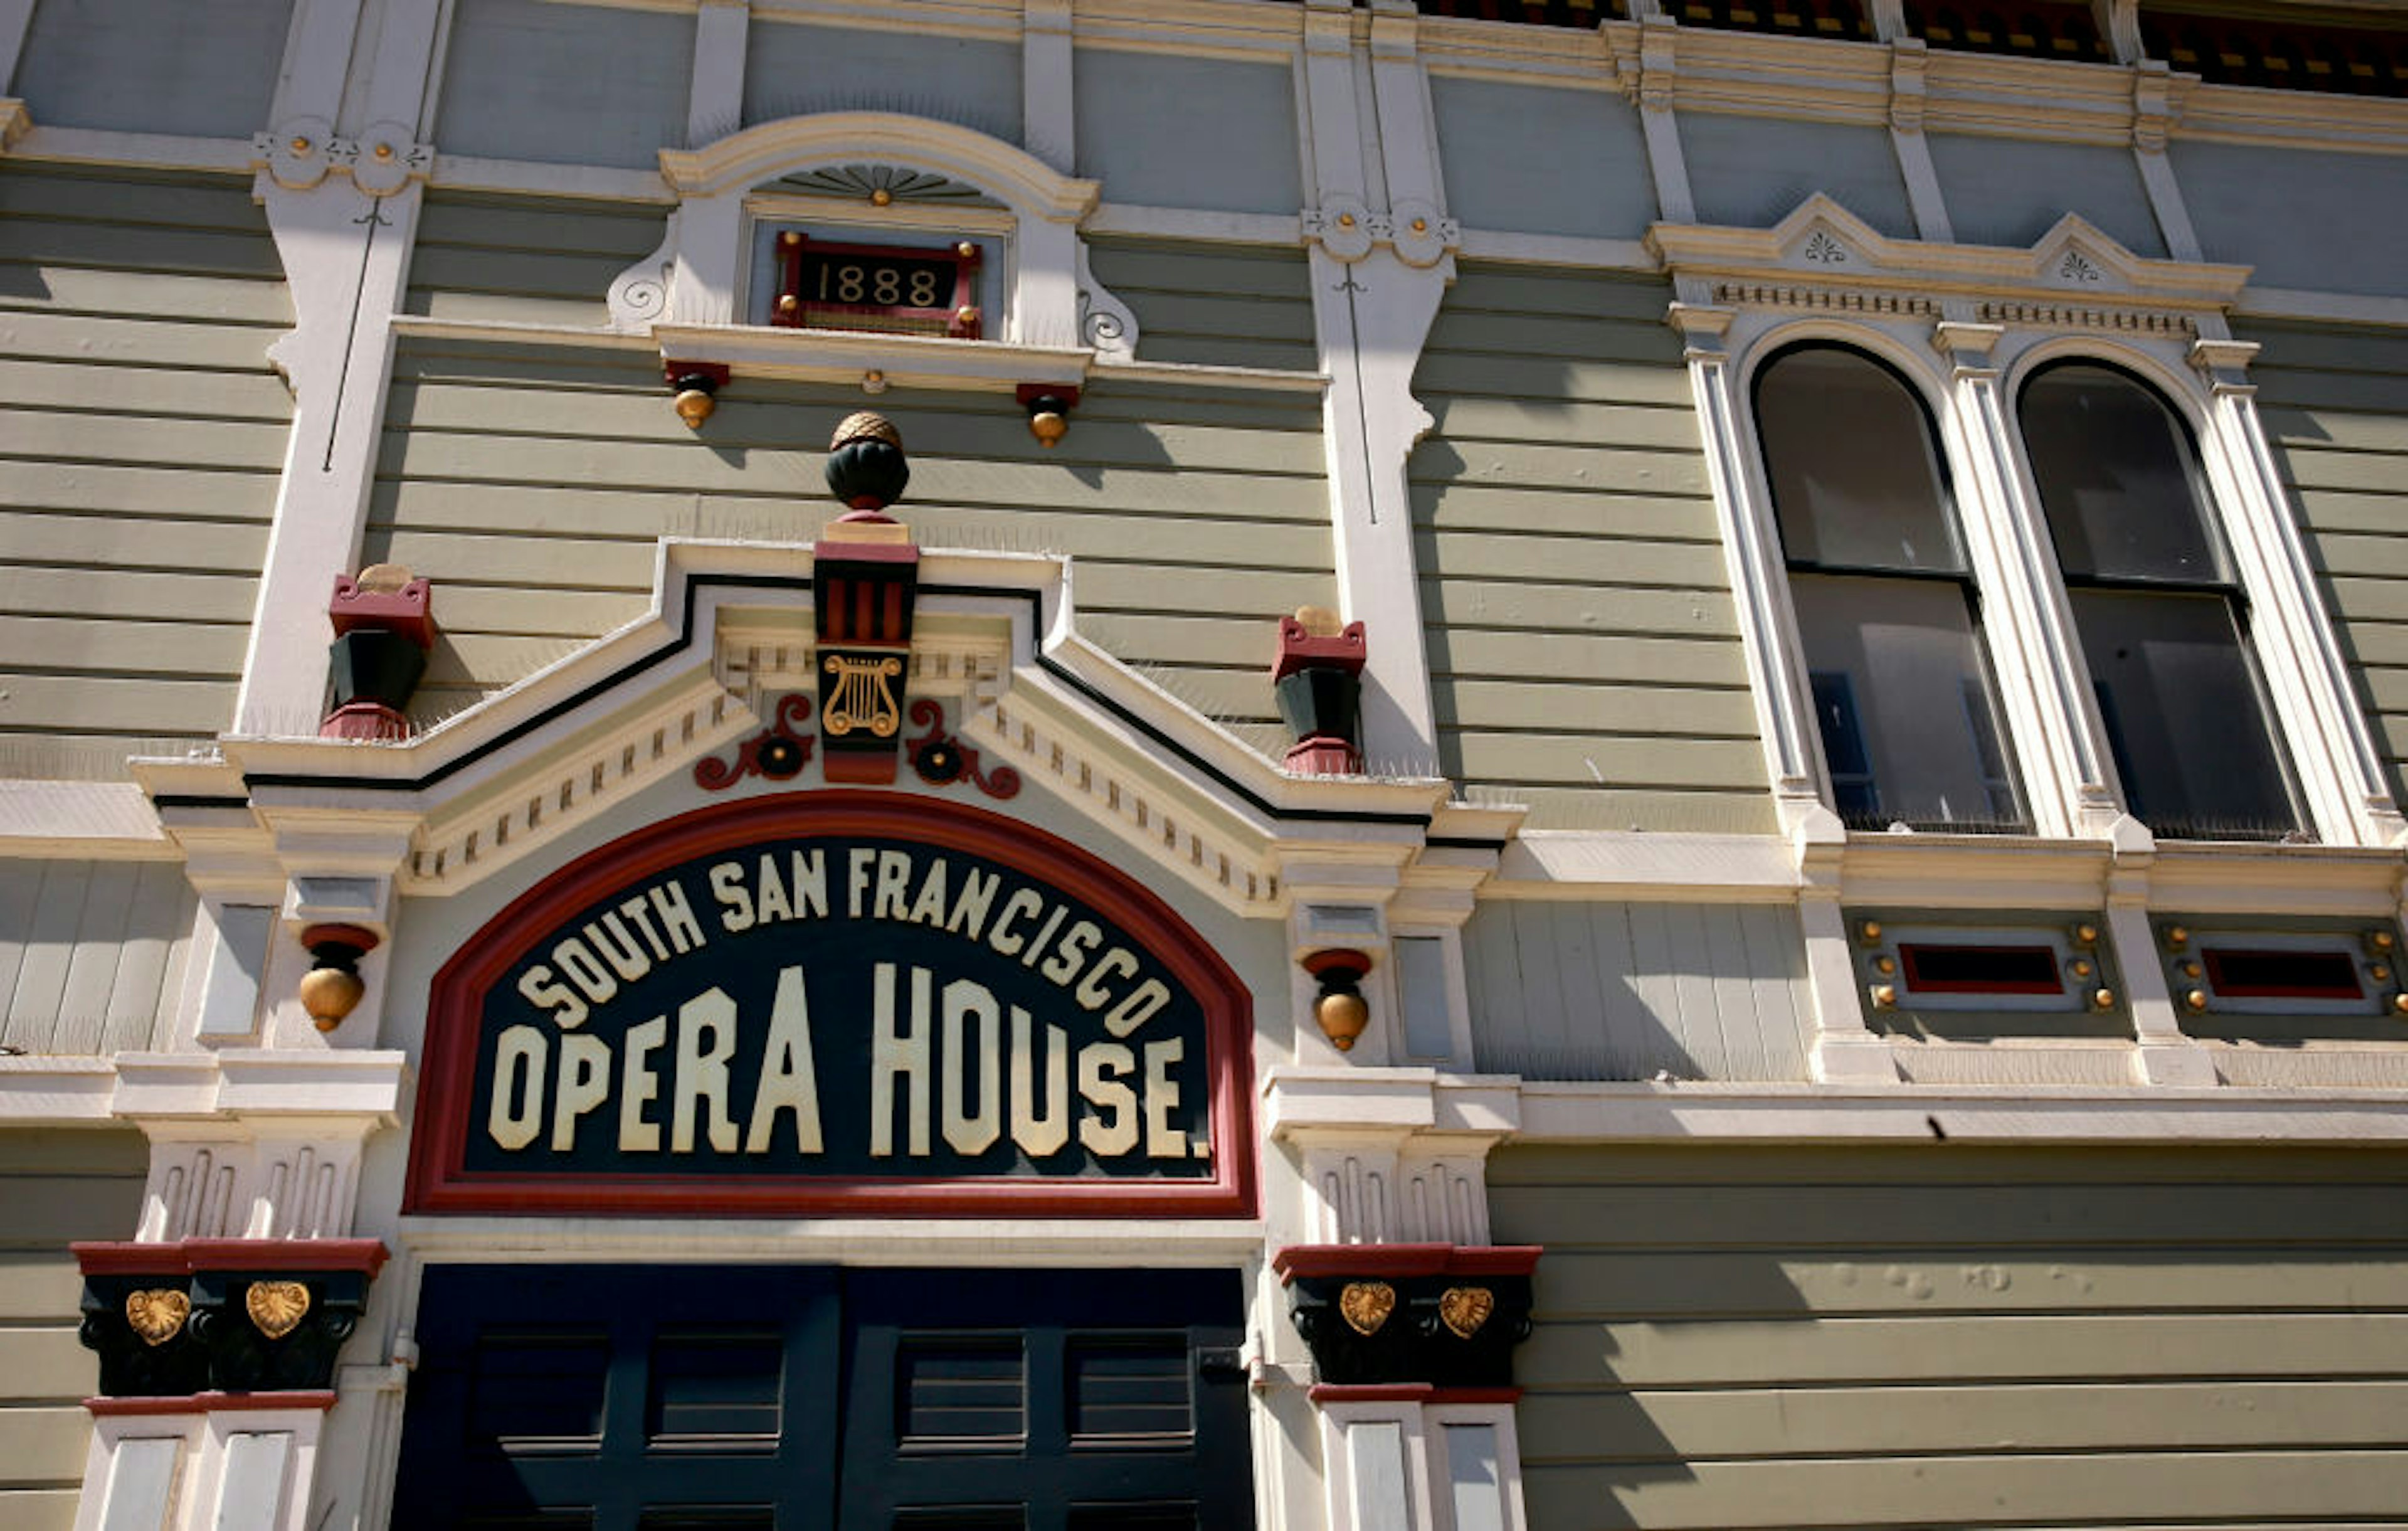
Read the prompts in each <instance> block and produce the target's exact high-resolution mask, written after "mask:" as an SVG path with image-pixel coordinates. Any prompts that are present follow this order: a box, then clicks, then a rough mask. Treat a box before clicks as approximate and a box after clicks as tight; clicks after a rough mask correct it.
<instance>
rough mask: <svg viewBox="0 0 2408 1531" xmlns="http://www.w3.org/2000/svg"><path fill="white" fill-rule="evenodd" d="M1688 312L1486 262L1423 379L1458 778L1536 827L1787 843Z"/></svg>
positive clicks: (1432, 545) (1448, 740) (1435, 681)
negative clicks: (1769, 784) (1715, 491)
mask: <svg viewBox="0 0 2408 1531" xmlns="http://www.w3.org/2000/svg"><path fill="white" fill-rule="evenodd" d="M1670 299H1671V291H1670V288H1668V287H1667V286H1665V285H1664V284H1663V283H1661V282H1659V281H1654V280H1641V279H1630V278H1624V277H1615V276H1606V275H1597V274H1589V273H1574V272H1569V271H1544V270H1535V269H1529V268H1519V267H1516V268H1505V267H1497V266H1482V265H1476V264H1473V263H1466V264H1465V265H1464V266H1463V269H1462V276H1461V279H1459V280H1457V281H1456V283H1455V286H1454V287H1453V288H1452V289H1451V290H1450V291H1449V292H1448V293H1447V295H1446V300H1445V303H1444V305H1443V306H1442V307H1441V308H1440V310H1439V317H1438V321H1437V323H1436V324H1435V325H1434V326H1433V327H1432V329H1431V331H1430V336H1429V343H1428V345H1427V347H1426V349H1425V350H1424V351H1423V353H1422V361H1421V366H1420V369H1419V371H1418V372H1417V373H1416V374H1415V377H1414V385H1413V392H1414V393H1415V395H1416V396H1417V397H1418V398H1420V399H1421V401H1422V402H1423V404H1424V405H1425V406H1426V407H1427V408H1428V409H1429V411H1430V413H1431V414H1432V415H1433V416H1434V417H1435V418H1436V420H1437V422H1438V423H1437V426H1436V428H1435V429H1434V430H1433V431H1432V432H1431V433H1430V435H1429V436H1427V437H1426V439H1425V440H1424V441H1423V443H1422V444H1421V445H1420V446H1419V447H1417V448H1415V449H1414V451H1413V453H1412V458H1411V460H1410V462H1409V464H1408V472H1409V473H1410V475H1411V478H1412V508H1413V533H1414V549H1415V554H1416V557H1417V558H1418V560H1419V565H1420V570H1421V593H1422V619H1423V623H1424V626H1425V628H1426V633H1427V637H1428V643H1429V651H1430V670H1431V684H1432V686H1433V688H1434V692H1435V700H1436V704H1437V708H1438V725H1439V749H1440V761H1441V767H1442V768H1443V769H1444V771H1445V772H1446V774H1447V775H1449V776H1451V777H1454V778H1455V780H1458V781H1462V782H1465V783H1467V784H1468V785H1469V788H1470V789H1471V791H1472V792H1473V793H1474V794H1478V795H1493V796H1497V797H1501V798H1505V799H1508V800H1511V801H1515V802H1524V803H1528V804H1530V805H1531V807H1532V809H1533V811H1532V815H1531V818H1530V821H1529V822H1530V823H1531V824H1532V825H1533V826H1535V827H1542V828H1543V827H1578V828H1588V829H1632V828H1638V829H1701V830H1728V831H1740V832H1757V831H1765V830H1770V829H1771V828H1772V827H1773V823H1772V807H1771V798H1770V794H1768V793H1767V791H1766V789H1765V778H1764V765H1763V755H1762V752H1761V751H1760V749H1759V748H1758V746H1757V743H1756V714H1755V709H1754V705H1753V703H1752V702H1751V701H1750V700H1749V697H1748V690H1747V670H1746V665H1745V663H1744V660H1743V658H1742V653H1741V651H1740V639H1739V628H1738V625H1737V617H1736V613H1735V611H1734V608H1733V606H1732V602H1731V596H1730V590H1729V581H1728V579H1727V577H1726V575H1725V573H1724V565H1723V554H1722V549H1721V543H1720V541H1719V537H1718V534H1717V532H1716V529H1715V521H1714V510H1713V497H1712V490H1711V488H1710V486H1709V484H1708V482H1707V478H1706V462H1705V458H1704V456H1703V454H1702V452H1701V450H1700V445H1699V436H1698V427H1697V422H1696V419H1695V415H1694V412H1693V409H1692V407H1691V403H1690V393H1689V380H1688V374H1687V373H1686V371H1685V370H1684V368H1683V366H1682V363H1681V348H1680V344H1679V342H1678V340H1677V339H1676V338H1675V337H1674V336H1673V335H1672V332H1671V331H1670V329H1668V328H1667V327H1666V326H1665V323H1664V310H1665V307H1666V305H1667V304H1668V303H1670ZM1373 641H1374V642H1377V641H1379V639H1378V637H1377V636H1376V634H1375V635H1374V637H1373Z"/></svg>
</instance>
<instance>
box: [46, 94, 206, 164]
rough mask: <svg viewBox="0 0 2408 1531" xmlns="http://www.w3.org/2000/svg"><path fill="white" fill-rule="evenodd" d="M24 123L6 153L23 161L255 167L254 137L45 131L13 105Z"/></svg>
mask: <svg viewBox="0 0 2408 1531" xmlns="http://www.w3.org/2000/svg"><path fill="white" fill-rule="evenodd" d="M10 104H11V105H13V106H15V107H16V108H17V111H18V113H19V116H18V119H17V121H18V122H20V123H21V124H22V126H21V127H20V128H19V136H18V137H17V138H16V140H15V142H14V143H12V144H10V145H9V146H8V147H7V150H6V152H7V153H8V154H10V155H11V156H13V157H15V158H18V159H24V160H50V161H54V162H56V163H58V164H61V165H127V166H138V167H141V168H144V169H154V170H223V171H230V172H235V173H237V174H238V173H242V172H246V171H248V170H250V169H251V140H250V139H248V138H186V137H180V136H176V135H173V134H166V133H115V132H111V131H109V130H108V129H105V128H69V127H42V126H40V125H38V124H36V123H35V122H33V120H32V119H31V118H30V117H27V116H24V115H23V113H24V110H25V107H24V103H23V102H22V101H19V102H13V103H10Z"/></svg>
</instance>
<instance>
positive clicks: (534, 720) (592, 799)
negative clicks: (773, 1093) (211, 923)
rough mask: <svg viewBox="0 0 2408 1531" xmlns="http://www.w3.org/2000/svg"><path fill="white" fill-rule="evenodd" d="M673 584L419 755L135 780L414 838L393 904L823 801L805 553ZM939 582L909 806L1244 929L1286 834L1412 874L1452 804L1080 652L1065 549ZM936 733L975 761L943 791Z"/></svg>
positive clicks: (416, 740) (925, 557)
mask: <svg viewBox="0 0 2408 1531" xmlns="http://www.w3.org/2000/svg"><path fill="white" fill-rule="evenodd" d="M656 569H657V574H656V579H655V589H654V593H653V600H652V608H651V609H650V610H649V611H648V612H647V613H646V614H645V615H644V616H643V617H642V618H640V619H638V620H637V621H636V622H630V623H629V624H627V625H626V626H624V627H623V628H621V629H619V630H618V631H617V632H614V633H612V634H609V635H608V636H607V637H603V638H600V639H598V640H596V641H595V642H594V643H592V644H590V645H588V646H586V647H585V648H583V649H581V650H580V651H577V652H575V653H572V654H570V655H568V656H567V657H566V658H564V659H562V660H560V661H559V662H557V663H555V664H554V665H551V666H549V667H547V668H546V669H544V670H542V671H539V672H538V673H537V674H535V675H532V676H529V677H528V678H526V679H525V680H522V681H520V682H519V683H517V684H516V685H513V686H511V687H509V689H508V690H506V691H503V692H500V693H497V694H495V695H493V696H491V697H488V698H486V699H485V700H484V701H482V702H481V703H480V704H479V705H477V706H475V707H473V708H467V709H466V710H465V711H462V712H460V713H457V714H454V715H453V716H452V717H450V718H447V719H445V720H444V721H443V722H442V723H440V724H438V725H437V726H435V727H433V728H431V729H428V730H427V731H426V732H424V733H423V734H421V735H418V736H416V737H412V738H410V739H409V740H407V741H404V742H399V743H389V744H375V743H360V742H351V741H340V740H327V739H294V738H240V737H235V738H228V739H226V740H224V741H223V743H222V752H223V758H222V760H221V761H213V762H203V763H193V762H182V761H145V762H137V763H136V776H137V779H138V780H141V781H142V782H143V784H144V786H145V788H146V789H147V790H148V791H149V792H150V794H151V796H152V799H153V802H154V803H155V804H156V805H157V807H158V808H159V811H160V813H161V817H162V820H163V822H164V823H165V824H166V825H167V827H168V830H169V832H170V833H171V834H176V833H178V831H179V828H181V829H184V830H186V831H188V832H189V833H193V834H199V833H208V834H211V835H216V836H219V837H221V838H223V837H227V836H229V835H230V834H233V833H235V831H234V829H233V826H234V825H235V824H236V823H242V822H244V821H248V822H249V823H255V824H256V826H258V827H260V828H264V829H265V831H267V832H268V833H269V834H270V835H272V836H274V837H278V838H279V840H281V839H285V838H289V837H294V836H297V835H315V834H321V833H323V832H325V831H326V830H327V829H329V828H330V827H333V826H338V825H343V824H364V823H370V822H374V823H380V824H383V825H386V826H388V827H389V829H390V831H391V833H393V834H395V835H404V836H406V837H407V850H406V851H405V852H404V853H403V856H402V863H401V867H400V871H399V874H398V877H397V879H396V882H397V886H398V888H399V890H400V891H401V892H403V893H405V894H414V895H437V896H439V895H444V894H451V893H453V892H456V891H459V890H461V889H465V888H467V887H469V886H472V885H474V884H476V883H478V882H480V881H482V880H484V879H486V878H489V877H491V876H493V875H494V874H495V873H496V872H497V871H499V870H501V869H502V868H504V867H506V866H510V865H512V864H513V863H515V862H517V861H519V860H520V859H521V858H523V857H525V856H528V855H530V854H534V853H536V852H538V851H541V850H542V849H543V848H544V847H546V846H549V845H552V844H553V843H555V842H557V841H559V840H561V839H562V838H563V837H566V836H568V835H570V834H571V833H572V832H575V831H578V830H580V829H582V828H585V827H586V826H591V825H594V824H595V823H610V822H612V815H613V814H614V813H617V812H619V811H620V810H621V808H622V807H623V805H627V804H629V803H630V801H631V800H632V799H633V798H634V797H635V796H636V795H637V794H639V793H642V794H647V797H646V801H647V802H648V803H652V804H654V805H655V806H657V804H658V802H659V800H660V798H659V793H660V792H661V791H673V792H674V793H675V794H679V795H680V796H681V800H682V799H683V798H691V806H694V807H701V806H706V805H708V804H710V803H712V802H720V801H726V800H731V799H740V798H743V797H746V796H770V795H778V794H789V793H796V792H810V791H812V790H814V789H815V788H818V787H822V786H824V785H826V784H827V778H826V776H825V774H824V766H823V763H822V761H821V759H819V758H816V757H815V758H814V759H812V760H811V761H810V762H809V763H808V764H806V765H804V766H803V768H802V769H801V770H799V771H797V772H793V773H787V774H782V775H780V774H777V773H773V772H765V771H763V770H761V769H759V768H758V765H759V762H760V759H761V756H760V750H761V748H762V743H763V741H764V740H766V739H768V738H770V737H774V736H775V735H777V734H778V733H779V732H780V731H781V729H782V730H784V731H786V732H788V733H807V732H810V731H815V730H816V728H817V726H818V725H817V723H804V724H802V725H801V727H799V728H798V727H797V719H796V715H795V713H794V711H793V710H792V708H784V709H781V699H783V698H786V697H790V696H796V695H804V694H809V691H810V687H811V686H812V685H813V684H814V665H815V660H816V654H815V651H814V643H815V637H814V626H813V621H812V609H811V604H810V598H811V597H810V572H811V560H810V554H809V552H808V551H805V550H803V549H800V548H794V547H775V546H767V545H761V544H733V543H713V542H681V541H675V540H671V541H667V542H664V543H663V545H662V549H661V555H660V558H659V560H658V563H657V565H656ZM921 569H922V578H923V580H924V586H923V594H922V596H921V607H920V619H919V622H918V624H917V627H916V630H915V632H914V634H913V637H912V648H911V655H910V671H909V676H908V686H907V695H908V697H909V699H910V710H909V719H908V722H907V723H905V725H904V728H903V737H902V740H901V742H902V743H903V744H904V745H905V746H907V749H906V750H905V751H904V753H903V754H902V756H901V762H902V764H901V768H900V769H899V770H898V772H897V777H896V784H895V786H894V788H893V789H892V790H894V791H896V792H897V793H903V794H929V795H939V796H942V797H946V798H949V799H954V800H960V801H964V802H968V803H971V804H974V805H976V806H982V807H985V808H993V809H995V810H996V811H999V812H1005V813H1010V812H1011V811H1013V808H1014V801H1015V799H1022V798H1023V797H1024V794H1027V795H1028V796H1029V797H1031V798H1034V797H1044V798H1050V799H1053V800H1054V801H1055V802H1057V803H1059V804H1062V805H1066V806H1067V807H1068V808H1071V809H1074V810H1075V811H1076V812H1077V813H1078V814H1079V815H1080V816H1082V817H1083V818H1084V819H1085V820H1086V821H1088V822H1089V823H1091V824H1093V825H1094V826H1095V827H1096V828H1097V831H1098V832H1099V837H1101V838H1103V839H1105V840H1107V841H1108V842H1110V843H1111V845H1112V846H1113V847H1114V848H1115V850H1116V852H1117V853H1120V854H1124V855H1125V857H1126V858H1127V860H1128V861H1129V862H1130V863H1131V864H1144V865H1147V866H1151V867H1152V868H1154V872H1155V874H1157V875H1162V874H1167V875H1169V876H1172V877H1175V878H1177V879H1179V880H1183V881H1184V882H1186V883H1188V884H1190V885H1191V886H1193V887H1195V888H1197V890H1199V891H1201V892H1202V893H1204V894H1207V895H1208V896H1209V897H1211V898H1212V899H1213V900H1215V901H1216V902H1217V903H1219V904H1221V905H1222V906H1223V907H1225V908H1226V909H1230V910H1232V911H1234V912H1237V913H1240V914H1250V915H1267V914H1270V913H1273V912H1276V910H1277V909H1279V908H1280V907H1281V899H1282V896H1283V895H1282V890H1281V886H1280V877H1279V871H1278V867H1279V857H1278V854H1277V853H1276V852H1277V851H1278V849H1279V848H1280V847H1281V846H1282V844H1283V843H1284V844H1286V845H1288V846H1290V847H1292V846H1293V844H1294V843H1295V841H1296V840H1297V838H1299V837H1301V838H1304V839H1308V840H1309V839H1312V838H1313V837H1315V836H1316V835H1317V834H1319V833H1322V832H1326V833H1327V834H1329V835H1332V836H1335V837H1342V838H1345V839H1349V840H1352V841H1356V842H1361V841H1365V840H1394V841H1395V842H1397V847H1398V859H1400V860H1401V859H1404V858H1405V857H1407V856H1409V855H1410V853H1411V851H1410V848H1411V847H1412V846H1415V845H1418V844H1419V843H1420V841H1421V840H1422V838H1423V837H1424V835H1425V833H1426V829H1427V825H1428V823H1429V820H1430V818H1431V815H1432V814H1433V813H1435V812H1437V811H1438V810H1439V809H1440V808H1441V807H1442V806H1443V805H1444V803H1445V801H1446V798H1447V796H1448V785H1447V783H1446V782H1445V781H1444V780H1437V779H1412V780H1384V779H1383V780H1373V779H1364V778H1326V777H1325V778H1313V777H1297V776H1290V775H1288V774H1286V773H1285V772H1283V771H1282V770H1281V769H1280V768H1278V767H1277V766H1276V765H1273V764H1272V763H1271V762H1270V761H1269V760H1267V759H1265V758H1264V757H1263V756H1262V755H1261V754H1259V753H1257V752H1256V751H1254V749H1253V748H1251V747H1249V746H1248V745H1247V744H1246V743H1245V742H1243V741H1242V740H1240V739H1239V738H1238V737H1235V736H1234V735H1232V734H1230V733H1229V732H1227V731H1226V729H1224V728H1222V727H1220V726H1219V725H1218V724H1216V723H1213V722H1212V721H1211V720H1210V719H1208V718H1206V717H1205V716H1204V715H1203V714H1202V713H1200V712H1198V711H1197V710H1196V709H1195V708H1192V707H1190V706H1189V705H1188V704H1186V703H1185V702H1183V701H1182V700H1180V699H1179V698H1178V697H1176V696H1174V695H1172V694H1170V693H1168V692H1167V691H1165V690H1164V689H1163V688H1162V687H1160V686H1159V685H1157V684H1155V683H1154V681H1152V680H1149V679H1147V678H1146V677H1144V676H1142V675H1140V674H1139V673H1137V672H1136V671H1134V670H1131V669H1130V668H1128V667H1127V666H1126V665H1122V664H1121V663H1120V662H1119V661H1117V660H1115V659H1113V658H1112V657H1111V655H1109V654H1107V653H1105V652H1103V651H1101V650H1099V649H1097V648H1096V647H1095V646H1094V645H1093V644H1091V643H1089V642H1087V641H1086V640H1085V639H1083V638H1082V637H1079V636H1078V635H1077V633H1076V631H1075V624H1074V614H1073V612H1072V611H1071V609H1070V606H1069V594H1068V581H1067V579H1065V565H1064V564H1063V562H1062V561H1061V560H1059V559H1055V558H1052V557H1045V556H1037V555H1029V554H1013V553H985V552H948V551H943V550H939V549H927V550H924V551H923V554H922V563H921ZM1266 628H1267V632H1266V643H1265V648H1266V657H1267V658H1268V651H1269V646H1270V644H1269V624H1268V623H1267V624H1266ZM1266 684H1268V680H1266ZM931 737H941V738H942V739H943V740H944V741H946V743H947V744H948V745H949V746H950V748H951V749H952V750H953V751H954V752H955V754H956V755H957V757H958V756H967V757H968V768H966V769H963V770H961V771H959V772H958V773H957V774H954V775H953V777H952V779H950V780H942V781H938V780H923V779H922V778H921V776H920V775H919V774H918V773H916V772H915V770H914V767H913V761H914V759H915V754H914V752H913V750H914V748H916V746H917V745H918V744H920V743H922V742H925V741H926V740H928V739H929V738H931ZM656 789H657V790H656ZM1023 806H1024V807H1025V806H1026V803H1025V802H1024V804H1023ZM245 809H247V810H248V812H247V814H246V813H243V812H241V810H245ZM630 827H633V826H632V825H631V826H630Z"/></svg>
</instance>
